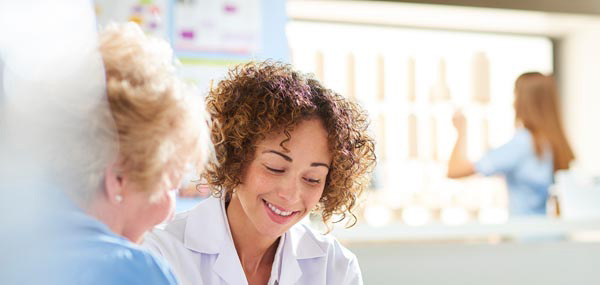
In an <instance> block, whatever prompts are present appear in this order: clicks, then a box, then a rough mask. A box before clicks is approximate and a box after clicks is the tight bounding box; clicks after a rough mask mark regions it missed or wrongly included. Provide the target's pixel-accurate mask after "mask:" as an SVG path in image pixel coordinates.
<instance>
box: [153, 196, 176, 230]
mask: <svg viewBox="0 0 600 285" xmlns="http://www.w3.org/2000/svg"><path fill="white" fill-rule="evenodd" d="M175 195H176V192H175V191H168V192H166V193H163V194H161V197H160V198H159V199H157V200H156V201H154V202H153V204H152V207H151V208H152V209H150V211H152V214H151V216H152V217H153V219H152V222H153V223H154V225H157V224H160V223H162V222H164V221H166V220H168V219H170V218H172V216H173V211H174V210H175Z"/></svg>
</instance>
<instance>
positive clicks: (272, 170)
mask: <svg viewBox="0 0 600 285" xmlns="http://www.w3.org/2000/svg"><path fill="white" fill-rule="evenodd" d="M265 167H266V168H267V170H269V171H271V172H275V173H283V172H284V170H283V169H277V168H272V167H268V166H266V165H265Z"/></svg>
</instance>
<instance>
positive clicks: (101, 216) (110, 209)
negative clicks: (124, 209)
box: [86, 198, 135, 242]
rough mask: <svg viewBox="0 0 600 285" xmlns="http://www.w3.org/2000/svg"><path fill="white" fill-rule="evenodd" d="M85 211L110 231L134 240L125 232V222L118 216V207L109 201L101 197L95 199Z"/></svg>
mask: <svg viewBox="0 0 600 285" xmlns="http://www.w3.org/2000/svg"><path fill="white" fill-rule="evenodd" d="M86 212H87V213H88V214H89V215H90V216H92V217H94V218H96V219H98V220H99V221H100V222H102V223H103V224H105V225H106V226H107V227H108V228H109V229H110V230H111V231H112V232H114V233H115V234H117V235H119V236H124V237H126V238H127V239H129V240H130V241H133V242H135V240H132V239H131V238H130V237H127V236H126V234H125V223H124V221H123V219H120V218H119V214H118V209H117V207H115V206H114V205H112V204H111V203H110V202H109V201H106V200H105V199H103V198H97V199H95V201H94V202H92V204H91V205H90V206H89V207H87V209H86Z"/></svg>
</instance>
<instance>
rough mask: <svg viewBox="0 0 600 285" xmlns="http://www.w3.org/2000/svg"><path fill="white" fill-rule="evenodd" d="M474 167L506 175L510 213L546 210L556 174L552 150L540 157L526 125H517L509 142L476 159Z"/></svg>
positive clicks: (520, 214) (479, 170) (491, 173)
mask: <svg viewBox="0 0 600 285" xmlns="http://www.w3.org/2000/svg"><path fill="white" fill-rule="evenodd" d="M475 170H476V171H477V172H478V173H481V174H483V175H486V176H489V175H496V174H500V175H503V176H504V177H505V178H506V183H507V186H508V198H509V212H510V215H511V216H513V217H514V216H526V215H545V214H546V199H547V197H548V187H549V186H550V184H552V182H553V178H554V165H553V159H552V152H551V151H550V150H549V149H547V150H546V151H545V152H544V154H543V156H542V159H539V158H538V156H537V155H536V153H535V147H534V142H533V137H532V135H531V133H530V132H529V130H527V129H526V128H518V129H517V131H516V133H515V135H514V137H513V138H512V139H511V140H510V141H509V142H508V143H506V144H505V145H503V146H501V147H499V148H497V149H493V150H491V151H490V152H488V153H487V154H486V155H485V156H484V157H483V158H481V160H479V161H478V162H476V163H475Z"/></svg>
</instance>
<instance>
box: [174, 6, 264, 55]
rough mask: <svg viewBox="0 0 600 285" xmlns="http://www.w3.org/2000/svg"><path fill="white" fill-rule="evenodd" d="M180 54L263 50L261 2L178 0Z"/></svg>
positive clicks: (176, 26)
mask: <svg viewBox="0 0 600 285" xmlns="http://www.w3.org/2000/svg"><path fill="white" fill-rule="evenodd" d="M173 13H174V15H173V31H172V37H173V38H172V42H173V45H174V48H175V49H176V50H177V51H184V52H200V53H226V54H237V55H252V54H254V53H256V52H257V51H258V50H259V48H260V41H261V37H260V28H261V27H260V20H261V16H260V0H208V1H199V0H177V1H176V2H175V7H174V11H173Z"/></svg>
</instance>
